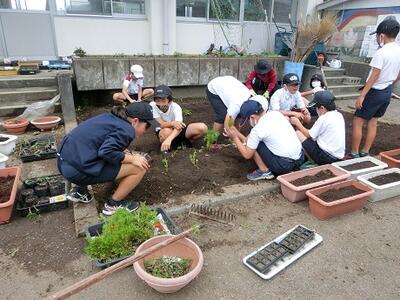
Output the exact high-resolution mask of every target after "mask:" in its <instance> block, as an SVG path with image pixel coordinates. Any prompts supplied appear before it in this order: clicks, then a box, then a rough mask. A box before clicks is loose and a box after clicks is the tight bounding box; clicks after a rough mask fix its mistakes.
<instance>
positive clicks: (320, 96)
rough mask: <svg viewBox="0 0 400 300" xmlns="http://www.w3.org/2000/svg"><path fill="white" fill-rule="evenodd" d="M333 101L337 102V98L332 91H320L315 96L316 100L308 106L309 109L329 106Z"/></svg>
mask: <svg viewBox="0 0 400 300" xmlns="http://www.w3.org/2000/svg"><path fill="white" fill-rule="evenodd" d="M333 101H335V96H334V95H333V94H332V93H331V92H330V91H319V92H316V93H315V95H314V98H313V100H312V102H311V103H310V104H309V105H308V107H311V106H314V105H317V106H320V105H323V106H326V105H329V104H331V103H332V102H333Z"/></svg>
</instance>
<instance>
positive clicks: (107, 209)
mask: <svg viewBox="0 0 400 300" xmlns="http://www.w3.org/2000/svg"><path fill="white" fill-rule="evenodd" d="M119 208H124V209H126V210H127V211H129V212H134V211H135V210H137V209H138V208H139V202H136V201H129V200H122V201H115V200H112V199H109V200H107V202H106V203H104V208H103V214H104V215H106V216H112V215H113V214H114V213H115V212H116V211H117V209H119Z"/></svg>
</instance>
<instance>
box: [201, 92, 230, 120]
mask: <svg viewBox="0 0 400 300" xmlns="http://www.w3.org/2000/svg"><path fill="white" fill-rule="evenodd" d="M206 94H207V99H208V101H210V104H211V106H212V108H213V110H214V112H215V115H216V116H215V123H219V124H224V121H225V117H226V113H227V111H228V108H227V107H226V106H225V104H224V102H222V100H221V98H220V97H219V96H218V95H215V94H213V93H211V92H210V91H209V90H208V88H207V89H206Z"/></svg>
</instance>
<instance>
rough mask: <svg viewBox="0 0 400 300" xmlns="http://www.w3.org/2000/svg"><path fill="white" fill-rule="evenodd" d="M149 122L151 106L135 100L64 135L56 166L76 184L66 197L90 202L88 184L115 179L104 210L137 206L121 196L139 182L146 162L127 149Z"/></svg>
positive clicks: (110, 210)
mask: <svg viewBox="0 0 400 300" xmlns="http://www.w3.org/2000/svg"><path fill="white" fill-rule="evenodd" d="M150 125H153V126H156V125H157V122H155V121H154V119H153V113H152V111H151V106H150V105H149V104H148V103H146V102H137V103H132V104H129V105H128V106H127V107H126V108H124V107H117V106H116V107H113V109H112V110H111V112H110V113H104V114H101V115H99V116H96V117H94V118H91V119H89V120H87V121H85V122H82V123H81V124H79V126H78V127H76V128H74V129H73V130H72V131H71V132H70V133H68V134H67V135H65V136H64V138H63V140H62V142H61V144H60V146H59V149H58V154H57V155H58V160H57V165H58V170H59V171H60V173H61V174H62V175H63V176H64V178H66V179H67V180H68V181H70V182H72V183H74V184H76V186H75V187H74V188H73V189H72V190H71V191H70V193H68V195H67V199H69V200H71V201H80V202H89V201H91V199H92V196H91V194H90V193H89V191H88V190H87V187H86V186H87V185H91V184H97V183H104V182H110V181H118V182H119V184H118V187H117V188H116V190H115V192H114V193H113V195H112V196H110V198H109V199H107V201H106V203H105V204H104V209H103V213H104V214H105V215H112V214H113V213H114V212H115V210H116V209H117V208H119V207H123V208H125V209H127V210H129V211H134V210H136V209H137V208H138V206H139V204H138V202H135V201H128V200H124V198H125V197H126V196H127V195H128V194H129V193H130V192H131V191H132V190H133V189H134V188H135V187H136V186H137V185H138V184H139V183H140V181H141V180H142V178H143V176H144V174H145V173H146V171H147V170H148V169H149V163H148V162H147V160H146V159H145V158H144V157H142V156H141V155H132V154H130V153H129V152H128V151H127V150H126V149H127V147H128V146H129V144H130V143H131V142H132V140H133V139H134V138H135V137H140V136H141V135H143V134H144V132H145V131H146V129H148V128H149V127H150Z"/></svg>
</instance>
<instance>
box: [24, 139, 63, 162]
mask: <svg viewBox="0 0 400 300" xmlns="http://www.w3.org/2000/svg"><path fill="white" fill-rule="evenodd" d="M38 143H42V144H49V150H47V151H44V152H40V153H37V154H35V155H25V154H20V159H21V160H22V162H31V161H37V160H44V159H50V158H55V157H56V155H57V145H56V139H55V137H54V135H47V136H43V137H38V138H33V139H30V140H28V141H26V142H23V143H21V145H19V147H21V148H26V147H30V148H32V147H35V145H37V144H38Z"/></svg>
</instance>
